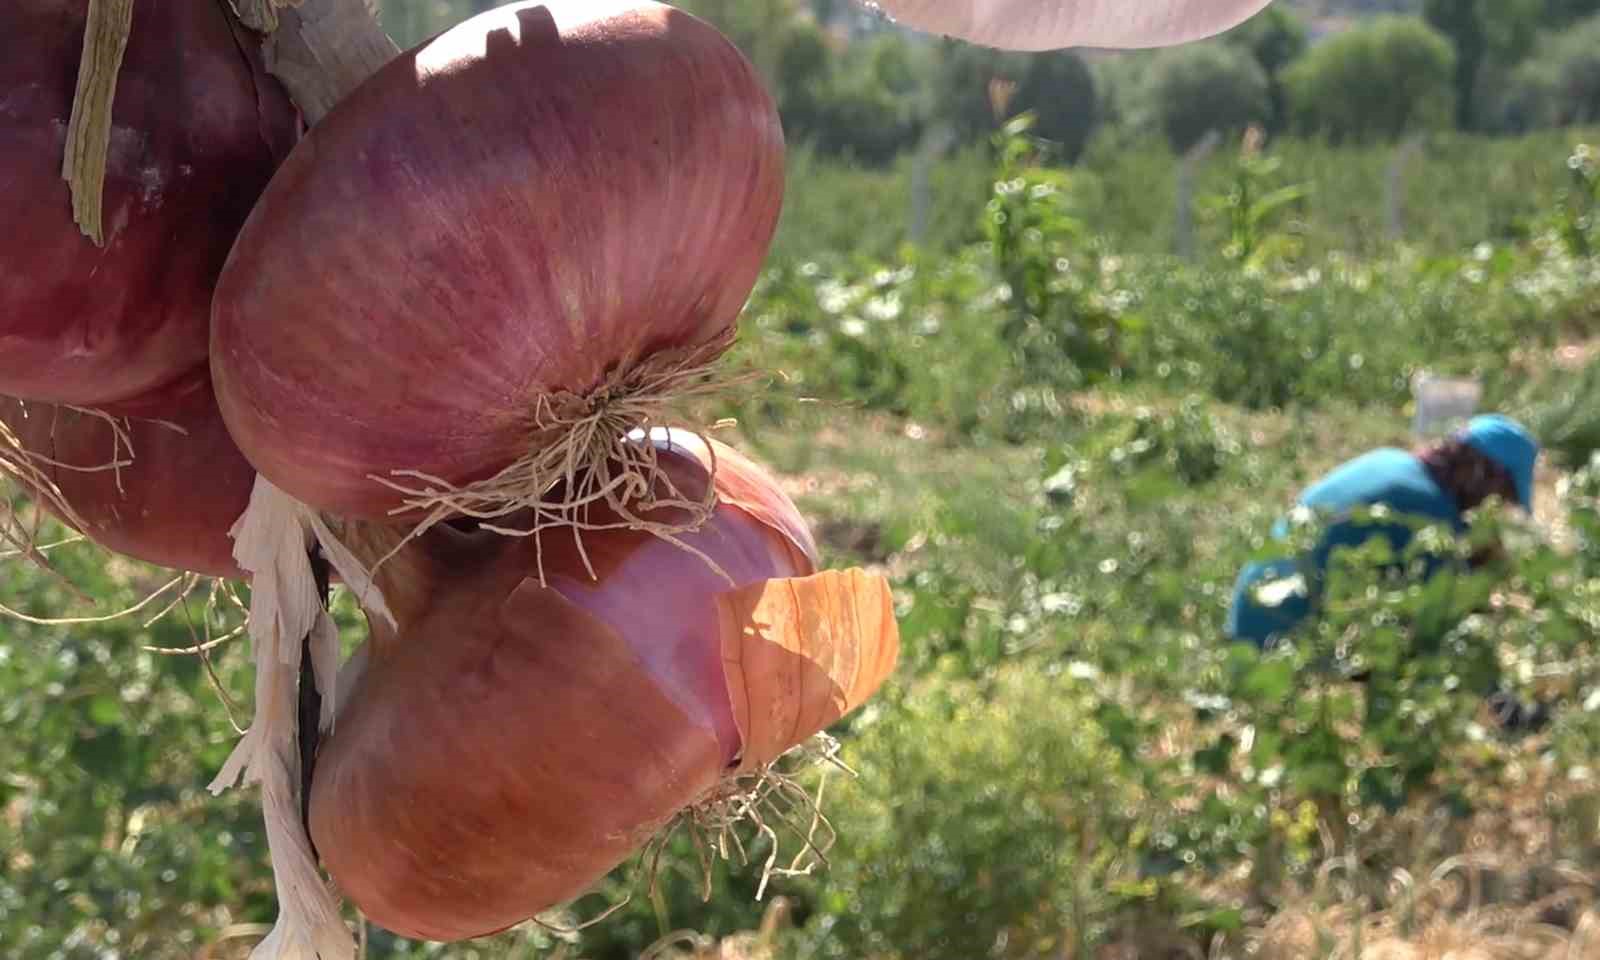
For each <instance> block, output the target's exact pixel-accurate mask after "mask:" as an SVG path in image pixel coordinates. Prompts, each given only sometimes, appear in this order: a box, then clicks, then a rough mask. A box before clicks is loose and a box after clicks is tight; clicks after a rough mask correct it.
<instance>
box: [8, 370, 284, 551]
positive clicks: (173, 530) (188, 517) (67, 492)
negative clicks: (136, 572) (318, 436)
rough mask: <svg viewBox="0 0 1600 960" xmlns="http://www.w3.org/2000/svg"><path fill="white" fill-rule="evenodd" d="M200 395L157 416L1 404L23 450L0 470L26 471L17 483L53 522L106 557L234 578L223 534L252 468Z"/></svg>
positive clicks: (229, 544) (206, 395) (242, 501)
mask: <svg viewBox="0 0 1600 960" xmlns="http://www.w3.org/2000/svg"><path fill="white" fill-rule="evenodd" d="M200 388H201V389H200V391H199V396H198V398H196V399H194V400H191V401H190V402H188V403H186V404H183V405H181V406H178V407H175V408H172V410H171V414H170V415H169V416H167V417H165V418H163V419H135V418H113V417H111V416H109V415H104V414H96V413H90V412H85V411H81V410H75V409H72V408H70V407H62V406H55V405H52V404H48V403H33V402H23V401H20V400H14V399H9V398H0V423H3V424H4V425H5V427H6V428H7V429H8V430H9V431H10V432H11V435H12V436H11V437H10V438H9V439H10V440H12V441H14V442H15V443H16V444H17V446H19V447H20V450H15V449H14V450H12V451H10V452H8V453H7V454H6V456H5V458H4V465H5V466H6V468H7V472H11V473H12V474H13V475H14V476H16V475H18V474H19V472H20V473H22V474H25V475H26V476H22V477H19V479H22V480H23V483H24V485H25V486H27V487H31V488H32V490H31V492H32V493H33V494H34V495H35V497H36V499H37V500H38V501H39V502H40V503H41V504H43V505H44V506H46V507H47V508H49V509H50V510H51V512H52V513H54V514H55V515H56V517H57V518H58V519H60V520H62V521H63V522H64V523H66V524H67V525H68V526H71V527H74V528H76V529H77V530H78V532H80V533H82V534H84V535H85V536H87V537H88V538H89V539H90V540H93V541H94V542H96V543H98V544H100V545H101V546H103V547H105V548H106V549H108V550H111V551H114V552H116V553H120V554H123V555H124V556H128V557H133V558H134V559H137V560H143V561H146V562H148V563H154V564H157V565H159V566H163V567H171V568H174V569H179V570H188V571H192V572H194V573H200V574H205V575H208V576H215V577H238V576H240V575H241V574H240V571H239V568H238V567H237V565H235V563H234V561H233V541H232V540H231V539H229V536H228V529H229V527H230V526H231V525H232V524H233V522H234V520H235V519H236V518H237V517H238V516H239V514H240V513H241V512H242V511H243V510H244V508H245V505H246V504H247V503H248V502H249V499H250V487H251V484H252V483H253V482H254V481H255V471H254V470H252V469H251V467H250V464H249V462H247V461H246V460H245V459H244V455H243V454H241V453H240V452H239V450H238V448H237V447H235V446H234V444H233V440H232V438H231V437H229V436H228V431H227V428H226V426H225V425H224V424H223V422H222V416H221V414H220V413H218V411H217V409H216V405H215V403H213V402H212V401H211V399H210V390H209V389H206V385H205V384H204V383H202V384H201V385H200ZM152 415H154V412H153V411H152ZM117 464H120V465H117ZM30 467H31V471H30V469H29V468H30ZM32 471H37V472H36V473H34V472H32ZM29 476H31V478H32V480H31V482H30V480H29Z"/></svg>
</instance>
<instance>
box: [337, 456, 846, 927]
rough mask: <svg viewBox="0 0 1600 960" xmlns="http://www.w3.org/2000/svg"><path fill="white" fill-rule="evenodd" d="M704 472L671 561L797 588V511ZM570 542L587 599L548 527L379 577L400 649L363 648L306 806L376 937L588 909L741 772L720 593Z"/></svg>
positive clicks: (688, 572) (461, 543) (802, 562)
mask: <svg viewBox="0 0 1600 960" xmlns="http://www.w3.org/2000/svg"><path fill="white" fill-rule="evenodd" d="M672 436H673V438H674V440H675V441H677V439H678V438H679V437H681V436H683V435H682V434H680V433H678V432H677V431H674V432H673V434H672ZM679 449H681V450H683V452H682V453H677V454H670V455H665V454H664V455H663V462H664V463H665V464H666V465H667V473H668V475H669V476H670V477H671V478H672V480H673V481H674V482H675V483H677V484H679V485H680V488H684V489H685V492H686V493H688V494H689V495H691V496H692V495H693V494H694V493H697V492H700V491H703V490H704V483H705V477H706V473H707V470H706V467H707V466H708V465H709V457H708V456H707V451H706V448H705V447H704V446H703V445H700V444H698V443H687V444H682V446H681V447H680V448H679ZM716 455H717V469H716V480H715V483H716V485H717V488H718V490H719V491H728V492H729V499H728V500H724V501H723V502H722V503H721V504H720V505H719V506H718V507H717V509H716V511H715V512H714V513H713V515H712V518H711V520H710V521H709V522H708V523H707V524H706V525H705V526H703V527H702V528H701V529H700V530H698V531H696V532H694V533H690V534H685V535H683V537H682V539H683V540H684V542H685V543H687V544H689V545H691V546H693V547H695V548H696V549H699V550H701V551H703V552H704V553H705V554H706V555H707V556H708V557H710V558H711V559H713V560H715V561H716V562H717V563H718V564H719V565H720V566H721V567H722V568H723V569H724V570H725V571H726V572H727V573H728V575H729V576H730V577H731V578H732V579H733V581H734V582H735V583H737V584H739V585H746V584H753V583H759V582H761V581H764V580H767V579H769V578H774V577H789V576H804V575H807V574H809V573H811V572H812V571H813V570H814V569H815V566H816V560H815V547H814V545H813V544H812V543H811V539H810V535H809V534H808V533H806V532H805V524H804V521H803V520H802V519H801V517H800V515H799V513H798V512H797V511H796V510H795V508H794V505H793V504H792V503H791V502H790V501H789V500H788V498H787V497H786V496H785V495H784V494H783V493H782V491H781V490H780V489H779V488H778V487H777V486H776V485H775V484H774V483H772V481H771V479H770V478H769V477H767V476H766V475H765V474H764V473H762V472H760V470H759V468H757V467H755V466H754V465H753V464H750V463H749V461H746V460H744V459H743V458H742V457H738V456H737V455H736V454H734V453H733V451H731V450H729V449H728V448H726V447H724V446H722V445H720V444H719V445H717V446H716ZM697 479H698V482H696V481H697ZM741 487H742V488H743V492H742V493H740V492H738V491H739V490H740V488H741ZM761 516H764V517H767V518H771V519H770V520H769V519H760V518H758V517H761ZM592 519H598V516H596V517H594V518H592ZM353 526H354V525H353ZM366 529H368V530H369V531H372V530H375V529H376V528H370V527H369V528H366ZM381 532H383V531H380V533H381ZM387 533H388V534H390V535H393V531H392V530H388V531H387ZM402 533H403V531H402ZM582 537H583V547H584V550H585V551H586V552H587V553H588V555H589V558H590V561H591V562H592V563H593V565H594V567H595V572H596V574H597V575H598V581H595V580H591V579H590V578H589V576H588V573H587V572H586V570H585V568H584V565H583V561H582V559H581V558H580V557H579V555H578V552H577V548H576V546H575V544H574V540H573V535H572V531H571V530H570V529H561V528H547V529H545V530H544V531H543V532H541V533H540V534H539V535H538V537H537V538H535V537H529V538H525V539H519V538H510V537H505V536H502V535H500V534H495V533H483V532H480V533H471V534H467V533H461V532H459V531H456V530H454V529H452V528H450V527H447V526H440V527H436V528H434V529H433V530H431V531H429V532H428V533H427V534H425V535H424V536H423V537H422V538H421V539H420V540H419V541H418V542H416V543H415V544H413V547H411V548H408V549H407V551H406V552H404V553H402V554H398V555H396V556H395V558H394V559H393V560H391V561H390V563H389V564H387V565H385V566H384V567H383V568H382V570H381V572H380V574H379V576H380V578H385V577H387V578H389V579H388V582H387V583H386V584H385V586H384V592H385V595H386V596H387V597H388V598H389V599H390V602H391V605H392V606H393V607H394V609H395V613H396V616H397V617H398V618H399V619H400V622H401V625H402V626H401V630H400V634H399V636H398V637H394V638H391V639H390V640H389V642H388V643H387V644H385V645H378V643H377V641H378V636H377V635H375V636H374V647H373V649H372V650H371V662H370V663H369V665H368V666H367V668H366V672H365V673H364V674H363V676H362V677H361V679H360V680H359V681H357V682H356V685H355V689H354V691H353V692H352V694H351V698H350V700H349V701H348V702H347V703H346V705H345V706H344V707H343V708H342V710H341V712H340V714H339V717H338V721H337V724H336V726H335V730H334V733H333V736H332V738H331V739H330V740H328V741H327V742H326V743H325V744H324V745H323V747H322V751H321V753H320V754H319V756H318V759H317V765H316V773H315V776H314V778H313V782H312V796H311V833H312V837H313V838H314V839H315V841H316V844H317V849H318V851H319V852H320V853H321V855H322V858H323V863H324V866H325V867H326V868H327V870H328V871H329V872H330V873H331V874H332V875H333V877H334V878H335V880H337V882H338V883H339V885H340V887H341V889H342V890H343V892H344V893H345V895H346V896H347V897H349V898H350V899H351V900H352V901H354V902H355V903H356V904H358V905H359V906H360V907H361V909H362V911H363V912H364V913H365V914H366V915H367V916H368V917H370V918H371V919H372V920H373V921H374V922H376V923H378V924H379V925H381V926H383V927H385V928H387V929H389V930H392V931H394V932H396V933H399V934H401V935H404V936H410V937H421V938H427V939H435V940H446V941H448V940H461V939H468V938H472V937H477V936H482V935H485V934H489V933H492V932H495V931H497V930H500V929H504V928H505V927H507V926H511V925H513V924H516V923H518V922H521V921H523V920H525V919H527V918H528V917H531V916H533V915H535V914H536V913H538V912H540V911H542V910H544V909H547V908H548V907H550V906H553V905H555V904H558V903H561V902H564V901H566V900H569V899H571V898H573V897H575V896H577V895H579V894H581V893H582V892H584V890H586V889H587V888H588V887H589V886H590V885H592V884H593V883H594V882H595V881H597V880H599V879H600V878H601V877H602V876H604V875H605V874H606V873H607V872H608V871H609V870H611V869H612V868H613V867H615V866H616V865H617V864H619V863H621V862H622V861H623V860H624V859H626V858H627V856H628V855H630V854H631V853H632V852H634V851H635V850H636V849H637V848H638V847H639V846H640V845H641V844H643V843H644V842H645V841H646V840H647V839H648V838H649V836H650V835H651V833H652V832H653V831H655V830H656V829H658V828H659V827H660V826H662V825H663V824H664V823H666V822H667V821H668V820H670V819H671V818H672V817H673V816H674V815H675V814H677V813H678V812H679V811H680V810H681V809H683V808H684V807H686V806H688V805H689V804H691V803H693V802H694V801H695V800H697V799H698V798H700V797H701V796H703V795H704V794H705V793H706V791H708V790H709V789H710V788H712V787H713V786H715V784H716V783H717V782H718V780H719V779H720V778H721V777H722V776H723V775H724V774H725V773H726V772H727V771H728V770H729V769H730V767H732V766H733V765H735V764H736V763H737V761H738V756H739V752H740V748H741V742H740V737H739V729H738V726H737V724H736V721H735V718H734V716H733V711H732V705H731V703H730V698H729V693H728V688H727V679H726V675H725V673H724V670H723V666H722V663H721V660H720V658H721V655H722V653H721V646H720V643H721V636H720V633H719V629H718V628H719V621H718V619H717V608H716V603H717V597H718V596H720V595H722V594H724V593H725V592H726V591H728V590H729V589H730V585H729V583H728V581H727V580H725V579H723V578H722V577H720V576H718V575H717V573H716V572H715V571H713V570H712V569H711V567H709V566H708V565H707V564H706V562H705V561H704V560H703V559H701V558H699V557H696V556H694V555H693V554H691V553H688V552H686V551H684V550H682V549H681V548H679V547H676V546H674V545H673V544H670V543H668V542H666V541H664V540H662V539H660V538H659V537H656V536H654V535H652V534H650V533H647V532H643V531H630V530H609V531H584V532H583V534H582ZM346 539H347V542H349V543H350V545H351V546H352V548H353V549H356V550H358V551H360V550H362V549H368V550H370V549H377V548H379V547H380V546H381V545H380V544H378V543H377V542H376V540H372V541H367V542H365V543H363V542H362V541H361V540H360V539H359V538H358V537H354V536H351V537H347V538H346ZM541 545H542V548H543V551H544V556H543V563H544V570H545V574H546V579H547V582H548V583H549V587H548V588H545V587H541V586H540V585H539V578H538V572H537V571H538V566H537V564H538V560H537V559H536V555H535V551H536V550H537V549H539V547H540V546H541ZM407 582H410V583H415V584H422V585H425V587H424V588H423V589H422V590H415V589H413V590H407V589H406V583H407Z"/></svg>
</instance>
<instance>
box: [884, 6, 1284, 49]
mask: <svg viewBox="0 0 1600 960" xmlns="http://www.w3.org/2000/svg"><path fill="white" fill-rule="evenodd" d="M1270 2H1271V0H1137V2H1129V0H868V3H869V5H870V6H873V7H876V8H878V9H880V10H882V11H883V12H884V13H887V14H888V15H889V16H890V17H892V18H894V20H895V21H896V22H897V23H899V24H901V25H902V26H906V27H911V28H913V29H916V30H920V31H923V32H926V33H935V34H941V35H943V36H948V37H954V38H956V39H958V40H965V41H967V42H969V43H974V44H978V45H981V46H987V47H995V48H997V49H1001V50H1025V51H1041V50H1060V49H1064V48H1067V47H1100V48H1107V49H1139V48H1149V47H1169V46H1177V45H1179V44H1184V43H1189V42H1191V41H1194V40H1200V39H1204V38H1206V37H1210V36H1214V35H1216V34H1219V33H1222V32H1223V31H1225V30H1228V29H1231V28H1233V27H1235V26H1237V25H1239V24H1240V23H1243V22H1244V21H1245V20H1248V19H1249V18H1250V17H1252V16H1254V15H1255V14H1256V13H1258V12H1260V11H1261V9H1262V8H1263V7H1265V6H1267V4H1268V3H1270Z"/></svg>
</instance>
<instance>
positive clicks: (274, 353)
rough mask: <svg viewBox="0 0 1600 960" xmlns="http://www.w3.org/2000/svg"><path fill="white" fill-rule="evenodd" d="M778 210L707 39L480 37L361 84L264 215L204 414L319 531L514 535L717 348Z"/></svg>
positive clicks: (724, 49) (527, 15)
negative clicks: (405, 489)
mask: <svg viewBox="0 0 1600 960" xmlns="http://www.w3.org/2000/svg"><path fill="white" fill-rule="evenodd" d="M782 189H783V140H782V130H781V128H780V125H779V122H778V116H777V113H776V110H775V108H774V105H773V102H772V100H771V98H770V97H769V96H768V95H767V93H766V91H765V90H764V89H763V88H762V84H761V80H760V77H759V76H758V75H757V73H756V71H755V70H754V69H753V68H752V66H751V65H750V64H749V62H748V61H746V60H745V58H744V57H743V56H742V55H741V54H740V53H739V52H738V50H737V49H735V48H734V46H733V45H732V44H731V43H729V42H728V41H727V40H726V39H725V38H724V37H722V36H721V35H720V34H719V33H718V32H717V31H716V30H714V29H713V28H712V27H710V26H709V25H707V24H705V23H704V22H702V21H700V20H697V19H695V18H694V17H692V16H690V15H688V14H686V13H683V12H681V11H679V10H676V9H674V8H672V7H669V6H665V5H662V4H656V3H649V2H632V0H606V2H600V3H593V2H585V0H554V2H551V3H547V4H540V3H520V4H512V5H509V6H505V7H501V8H499V9H496V10H492V11H490V12H487V13H484V14H480V15H478V16H476V17H473V18H472V19H470V20H467V21H466V22H464V23H462V24H460V25H458V26H456V27H454V28H452V29H450V30H448V31H446V32H445V33H443V34H441V35H440V36H438V37H437V38H435V39H433V40H431V41H429V42H427V43H425V44H423V45H422V46H420V47H418V48H416V49H414V50H412V51H410V52H408V53H406V54H404V55H402V56H401V57H399V58H398V59H396V60H394V61H392V62H390V63H389V64H388V65H386V66H385V67H384V68H383V69H381V70H380V71H378V73H376V74H375V75H373V76H372V77H371V78H369V79H368V80H367V81H365V82H364V83H363V84H362V85H361V86H360V87H358V88H357V89H356V91H355V92H354V93H353V94H351V95H350V96H349V97H348V98H346V99H345V100H343V101H342V102H340V103H339V104H338V105H337V106H336V107H334V109H333V110H331V111H330V112H329V113H328V114H327V115H326V116H325V117H324V118H323V119H322V120H321V121H320V122H319V123H318V124H317V125H316V127H315V128H313V129H312V130H311V132H310V133H309V134H308V135H307V137H306V138H305V139H304V140H303V141H302V142H301V143H300V144H299V145H298V146H297V147H296V148H295V150H294V152H293V153H292V154H291V155H290V157H289V159H288V160H287V161H286V162H285V163H284V165H283V167H282V168H281V169H280V170H279V172H278V173H277V175H276V176H275V177H274V178H273V181H272V183H271V184H270V186H269V187H268V188H267V190H266V192H265V193H264V194H263V195H262V198H261V200H260V202H259V203H258V204H257V206H256V208H255V210H254V211H253V212H252V214H251V216H250V219H249V221H248V223H246V225H245V227H244V229H243V230H242V231H241V233H240V236H239V239H238V242H237V243H236V245H235V246H234V249H233V253H232V254H231V256H230V257H229V261H228V264H227V266H226V268H225V269H224V271H223V275H222V278H221V280H220V282H219V284H218V289H217V295H216V298H215V302H214V306H213V324H212V335H213V345H212V369H213V373H214V375H215V378H216V382H217V393H218V398H219V400H220V403H221V405H222V410H223V414H224V416H225V417H226V418H227V421H228V425H229V428H230V429H231V430H232V431H233V434H234V436H235V437H236V438H237V439H238V441H239V444H240V447H241V448H242V449H243V450H244V452H245V454H246V456H247V457H249V458H250V460H251V462H252V463H254V464H255V465H256V468H257V469H258V470H259V471H260V472H261V473H262V475H263V476H264V477H266V478H267V479H268V480H270V481H271V483H273V484H274V485H276V486H278V487H280V488H281V489H282V490H283V491H285V492H286V493H288V494H289V495H290V496H292V497H294V498H296V499H297V500H300V501H303V502H304V503H306V504H308V505H310V506H311V507H314V508H316V509H318V510H323V511H328V512H331V513H335V514H340V515H343V516H349V517H367V518H381V517H384V516H386V515H387V514H388V513H389V512H390V511H395V510H399V509H403V508H404V507H405V506H406V504H407V503H411V504H412V505H413V506H420V507H421V508H424V509H426V508H431V507H434V506H439V505H441V504H442V505H444V506H445V507H447V508H450V509H457V508H459V509H465V510H468V511H472V510H474V509H477V511H478V512H479V513H480V515H483V516H497V515H503V514H507V513H510V512H514V511H515V510H517V509H520V508H521V507H522V506H525V505H527V504H528V503H531V502H534V501H535V500H537V498H538V497H539V496H541V495H542V494H544V493H545V492H546V491H547V490H548V488H549V486H550V484H551V483H552V482H553V481H555V480H557V479H559V478H560V477H561V476H563V475H565V472H564V470H563V469H562V466H563V465H570V464H571V463H572V462H576V463H577V464H578V465H579V466H582V465H585V464H592V463H598V462H604V461H605V459H606V456H607V455H608V454H610V453H614V452H615V449H614V448H615V444H616V442H617V438H619V437H620V436H621V435H622V434H623V433H625V432H626V430H627V429H630V428H631V427H633V426H636V425H638V424H639V423H641V422H644V421H645V420H647V419H648V413H649V412H650V410H651V408H652V405H653V404H654V403H655V402H656V401H658V400H659V399H661V397H660V395H661V394H662V393H663V392H670V389H671V388H672V387H673V385H674V384H673V381H677V382H678V384H677V385H679V386H681V385H682V383H683V381H685V380H687V379H692V378H691V377H688V376H687V374H686V372H685V371H684V370H683V369H682V368H683V367H685V366H690V367H692V366H696V365H699V364H702V363H704V362H706V361H708V360H709V359H710V358H711V357H712V356H714V355H715V354H717V353H720V352H721V350H723V349H724V348H725V347H726V345H727V343H728V342H729V340H730V339H731V337H732V334H733V330H734V325H735V321H736V318H737V315H738V313H739V311H740V309H741V308H742V306H743V303H744V300H745V298H746V297H747V296H748V294H749V291H750V290H751V288H752V286H753V285H754V282H755V279H756V276H757V274H758V272H759V269H760V266H761V263H762V260H763V258H764V256H765V253H766V250H767V246H768V243H769V242H770V239H771V236H772V233H773V231H774V229H775V227H776V224H777V219H778V212H779V208H780V205H781V197H782ZM591 426H597V427H598V428H597V429H595V430H593V431H591V430H589V427H591ZM613 427H616V428H617V429H611V428H613ZM591 442H592V443H593V444H596V445H598V447H599V448H603V449H591V448H590V443H591ZM569 448H570V450H571V452H572V453H573V454H574V456H575V460H574V461H569V460H568V459H567V458H566V457H565V454H564V453H563V452H562V451H566V450H568V449H569ZM508 468H509V472H507V473H501V471H507V470H508ZM401 471H417V472H418V473H420V474H422V475H424V476H423V477H422V478H420V479H416V478H410V479H407V478H406V477H404V476H402V475H401V474H400V473H399V472H401ZM497 473H499V474H500V476H498V477H495V475H496V474H497ZM375 477H381V478H387V479H391V480H394V479H397V478H398V479H402V480H403V482H404V483H406V484H411V480H412V479H415V483H414V484H412V485H414V486H415V488H416V490H415V491H414V493H413V495H412V496H411V497H409V498H408V497H407V496H406V495H403V494H402V493H400V492H397V491H396V490H394V489H391V488H389V487H388V486H385V485H383V484H380V483H378V482H375V480H374V478H375ZM491 478H493V479H491ZM475 482H481V483H482V484H484V485H482V486H479V487H476V488H472V489H468V490H462V489H461V488H464V487H467V486H468V485H470V484H474V483H475ZM430 489H431V490H432V492H431V493H430V492H429V490H430ZM441 491H454V492H455V493H458V494H461V495H460V496H448V495H441V496H437V497H436V496H435V494H439V493H440V492H441ZM418 501H420V504H419V503H418ZM445 512H447V513H448V512H450V510H446V511H445Z"/></svg>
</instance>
